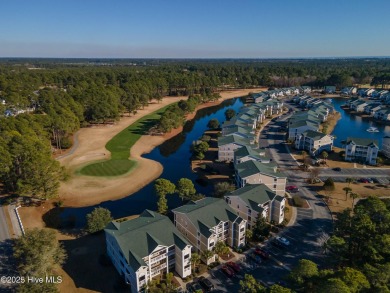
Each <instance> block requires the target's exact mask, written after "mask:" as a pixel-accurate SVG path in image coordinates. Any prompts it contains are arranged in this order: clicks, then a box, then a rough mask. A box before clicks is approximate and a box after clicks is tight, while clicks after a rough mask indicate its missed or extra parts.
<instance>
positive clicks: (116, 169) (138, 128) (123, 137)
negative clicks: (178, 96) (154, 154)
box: [76, 105, 170, 177]
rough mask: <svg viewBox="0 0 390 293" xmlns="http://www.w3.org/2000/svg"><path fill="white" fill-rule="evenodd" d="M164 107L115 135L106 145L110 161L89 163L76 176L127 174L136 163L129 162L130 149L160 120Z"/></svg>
mask: <svg viewBox="0 0 390 293" xmlns="http://www.w3.org/2000/svg"><path fill="white" fill-rule="evenodd" d="M169 106H170V105H168V106H165V107H163V108H161V109H160V110H157V111H155V112H153V113H150V114H149V115H147V116H145V117H142V118H140V119H138V120H137V121H136V122H134V123H133V124H131V125H130V126H129V127H127V128H126V129H124V130H122V131H121V132H119V133H118V134H117V135H115V136H114V137H113V138H112V139H111V140H110V141H109V142H107V144H106V149H107V150H109V151H110V152H111V159H110V160H108V161H100V162H95V163H91V164H89V165H86V166H84V167H82V168H81V169H79V170H78V171H77V172H76V174H81V175H87V176H103V177H110V176H119V175H123V174H125V173H127V172H129V171H130V170H131V169H132V168H134V167H135V165H136V162H135V161H132V160H129V156H130V149H131V147H132V146H133V145H134V144H135V143H136V141H137V140H138V139H139V138H140V137H141V135H143V134H145V133H146V132H147V131H148V130H149V129H150V128H151V127H152V126H153V125H154V124H156V122H157V121H158V120H159V119H160V117H161V114H162V113H164V111H165V110H166V109H167V108H168V107H169Z"/></svg>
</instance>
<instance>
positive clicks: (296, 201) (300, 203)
mask: <svg viewBox="0 0 390 293" xmlns="http://www.w3.org/2000/svg"><path fill="white" fill-rule="evenodd" d="M293 202H294V205H295V206H297V207H303V203H304V201H303V199H302V197H300V196H299V195H294V196H293Z"/></svg>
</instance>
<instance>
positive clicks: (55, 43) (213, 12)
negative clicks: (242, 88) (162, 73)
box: [0, 0, 390, 58]
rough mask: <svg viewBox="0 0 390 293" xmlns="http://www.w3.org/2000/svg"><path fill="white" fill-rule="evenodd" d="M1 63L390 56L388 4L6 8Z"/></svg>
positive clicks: (115, 2)
mask: <svg viewBox="0 0 390 293" xmlns="http://www.w3.org/2000/svg"><path fill="white" fill-rule="evenodd" d="M0 11H1V14H0V57H108V58H109V57H118V58H144V57H157V58H158V57H167V58H187V57H188V58H273V57H277V58H284V57H333V56H335V57H336V56H337V57H341V56H390V17H389V16H388V13H389V11H390V1H389V0H370V1H366V0H337V1H336V0H310V1H309V0H253V1H249V0H248V1H246V0H236V1H230V0H196V1H195V0H193V1H189V0H160V1H157V0H155V1H150V0H138V1H132V0H111V1H107V0H106V1H101V0H77V1H76V0H66V1H65V0H62V1H60V0H51V1H43V0H34V1H29V0H25V1H21V0H0Z"/></svg>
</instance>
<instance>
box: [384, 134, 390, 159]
mask: <svg viewBox="0 0 390 293" xmlns="http://www.w3.org/2000/svg"><path fill="white" fill-rule="evenodd" d="M382 153H383V154H384V155H385V156H386V157H388V158H390V136H385V137H384V138H383V141H382Z"/></svg>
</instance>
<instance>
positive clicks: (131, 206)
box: [60, 98, 244, 228]
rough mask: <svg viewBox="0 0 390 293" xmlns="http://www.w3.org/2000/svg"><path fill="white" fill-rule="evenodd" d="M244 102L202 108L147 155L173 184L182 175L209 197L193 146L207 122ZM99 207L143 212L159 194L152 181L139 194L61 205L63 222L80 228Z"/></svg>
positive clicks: (173, 201) (172, 200)
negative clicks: (194, 166)
mask: <svg viewBox="0 0 390 293" xmlns="http://www.w3.org/2000/svg"><path fill="white" fill-rule="evenodd" d="M243 105H244V104H243V100H242V99H240V98H234V99H230V100H226V101H224V102H222V103H221V104H219V105H216V106H212V107H208V108H204V109H201V110H199V111H198V112H197V113H196V115H195V117H194V119H192V120H190V121H187V122H186V124H185V125H184V127H183V131H182V132H181V133H179V134H178V135H176V136H174V137H172V138H171V139H169V140H167V141H166V142H164V143H163V144H161V145H160V146H158V147H156V148H154V149H153V150H152V152H150V153H149V154H146V155H144V157H145V158H148V159H151V160H155V161H158V162H160V163H161V164H162V165H163V167H164V170H163V173H162V174H161V178H165V179H169V180H171V181H172V182H173V183H176V182H177V181H178V180H179V179H180V178H183V177H185V178H189V179H191V180H192V181H193V182H194V184H195V188H196V190H197V191H198V192H199V193H202V194H204V195H206V196H210V195H211V194H212V192H213V187H212V186H210V185H208V186H201V185H199V184H198V183H196V182H195V180H196V179H197V175H196V174H195V173H193V172H192V170H191V162H190V158H191V153H190V146H191V144H192V142H193V141H195V140H197V139H199V138H200V137H201V136H202V134H203V133H204V131H205V130H207V123H208V121H209V120H210V119H213V118H216V119H218V120H219V122H220V123H222V122H223V121H224V120H225V115H224V112H225V111H226V109H228V108H233V109H234V110H235V111H236V112H238V111H239V109H240V108H241V107H242V106H243ZM167 199H168V206H169V208H170V209H173V208H176V207H178V206H179V205H181V204H182V201H181V199H180V198H179V197H178V196H176V195H174V196H169V195H168V196H167ZM97 206H101V207H104V208H107V209H109V210H110V211H111V214H112V216H113V218H121V217H126V216H130V215H136V214H140V213H141V212H142V211H143V210H145V209H151V210H157V196H156V195H155V192H154V186H153V182H152V183H150V184H148V185H146V186H145V187H144V188H142V189H141V190H139V191H137V192H136V193H134V194H132V195H129V196H127V197H125V198H122V199H119V200H114V201H106V202H103V203H101V204H99V205H95V206H89V207H82V208H61V210H62V212H61V214H60V217H61V220H62V221H61V222H62V223H63V224H65V225H66V223H68V224H70V223H71V225H72V226H73V225H75V227H77V228H81V227H83V226H84V225H85V216H86V214H88V213H90V212H91V211H92V210H93V209H94V208H95V207H97Z"/></svg>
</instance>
